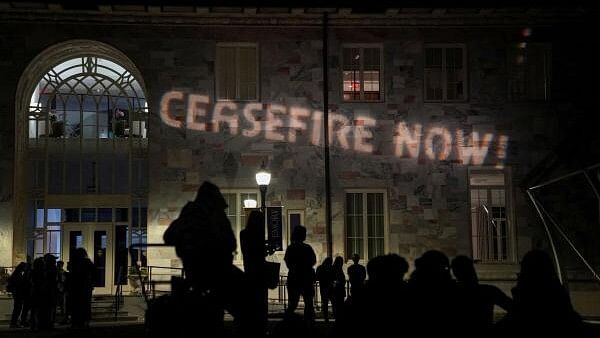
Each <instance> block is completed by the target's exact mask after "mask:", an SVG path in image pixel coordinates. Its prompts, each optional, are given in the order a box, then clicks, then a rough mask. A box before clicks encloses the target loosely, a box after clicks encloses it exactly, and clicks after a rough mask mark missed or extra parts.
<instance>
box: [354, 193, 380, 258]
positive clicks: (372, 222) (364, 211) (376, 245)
mask: <svg viewBox="0 0 600 338" xmlns="http://www.w3.org/2000/svg"><path fill="white" fill-rule="evenodd" d="M386 222H387V201H386V194H385V192H378V191H369V190H367V191H352V192H347V193H346V257H347V258H351V257H352V255H353V254H355V253H357V254H358V255H359V256H360V257H361V259H366V260H369V259H371V258H373V257H376V256H379V255H383V254H384V253H385V233H386Z"/></svg>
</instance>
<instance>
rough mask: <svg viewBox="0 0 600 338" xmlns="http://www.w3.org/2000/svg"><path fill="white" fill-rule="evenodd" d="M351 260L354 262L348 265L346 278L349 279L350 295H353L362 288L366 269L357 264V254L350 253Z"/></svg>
mask: <svg viewBox="0 0 600 338" xmlns="http://www.w3.org/2000/svg"><path fill="white" fill-rule="evenodd" d="M352 262H354V264H352V265H350V266H349V267H348V280H349V281H350V295H351V296H354V295H355V294H357V293H359V292H361V291H362V290H363V289H364V286H365V279H366V278H367V269H366V268H365V267H364V266H362V265H360V264H359V262H360V256H359V255H358V254H353V255H352Z"/></svg>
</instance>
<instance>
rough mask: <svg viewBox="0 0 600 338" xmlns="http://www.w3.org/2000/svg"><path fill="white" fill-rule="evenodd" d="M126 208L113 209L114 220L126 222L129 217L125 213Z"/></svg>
mask: <svg viewBox="0 0 600 338" xmlns="http://www.w3.org/2000/svg"><path fill="white" fill-rule="evenodd" d="M127 212H128V209H127V208H117V209H115V221H117V222H127V221H128V220H129V217H128V215H127Z"/></svg>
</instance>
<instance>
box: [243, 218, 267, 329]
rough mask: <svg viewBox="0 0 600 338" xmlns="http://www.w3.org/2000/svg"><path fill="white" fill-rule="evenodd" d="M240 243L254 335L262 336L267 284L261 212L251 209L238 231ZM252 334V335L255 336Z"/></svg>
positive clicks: (264, 327) (265, 318) (265, 315)
mask: <svg viewBox="0 0 600 338" xmlns="http://www.w3.org/2000/svg"><path fill="white" fill-rule="evenodd" d="M240 245H241V247H242V255H243V258H244V272H245V274H246V277H247V280H248V283H249V287H250V289H251V295H252V311H250V312H251V314H253V315H254V316H255V318H254V319H253V320H252V322H254V323H256V331H255V335H258V336H263V335H264V334H265V331H266V328H267V313H268V300H267V295H268V293H267V286H266V275H265V274H266V271H265V256H267V250H266V246H265V218H264V215H263V213H262V212H260V211H257V210H255V211H252V212H251V213H250V215H248V222H247V223H246V228H245V229H244V230H242V231H241V232H240ZM255 335H253V336H255Z"/></svg>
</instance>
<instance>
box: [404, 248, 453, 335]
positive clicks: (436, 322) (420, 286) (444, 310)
mask: <svg viewBox="0 0 600 338" xmlns="http://www.w3.org/2000/svg"><path fill="white" fill-rule="evenodd" d="M408 294H409V295H410V302H409V303H410V304H409V308H410V312H409V313H407V315H408V316H409V317H408V318H407V323H408V324H409V325H410V328H411V330H412V331H414V332H419V334H420V335H422V336H424V337H425V336H433V335H439V334H444V335H450V336H456V335H457V334H459V332H460V331H461V330H462V329H463V327H462V323H461V320H462V319H463V318H464V317H462V316H461V315H460V311H457V307H458V305H459V304H460V299H459V297H458V292H457V287H456V283H455V282H454V281H453V280H452V277H451V275H450V262H449V260H448V257H447V256H446V255H445V254H444V253H442V252H440V251H437V250H430V251H427V252H425V253H424V254H423V255H422V256H421V257H419V258H417V259H416V260H415V271H414V272H413V274H412V275H411V279H410V280H409V293H408Z"/></svg>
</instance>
